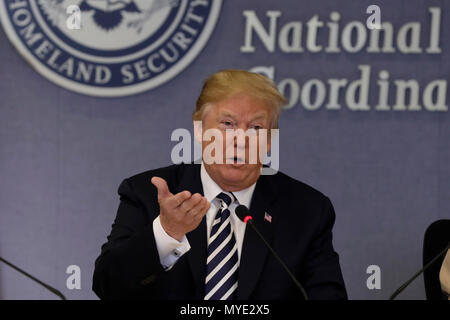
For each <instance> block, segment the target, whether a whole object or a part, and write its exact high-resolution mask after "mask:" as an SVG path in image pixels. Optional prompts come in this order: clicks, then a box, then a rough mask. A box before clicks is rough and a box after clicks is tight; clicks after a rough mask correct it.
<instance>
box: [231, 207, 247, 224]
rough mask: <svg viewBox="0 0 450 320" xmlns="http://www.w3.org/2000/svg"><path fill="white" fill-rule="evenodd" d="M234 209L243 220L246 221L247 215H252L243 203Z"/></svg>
mask: <svg viewBox="0 0 450 320" xmlns="http://www.w3.org/2000/svg"><path fill="white" fill-rule="evenodd" d="M234 211H235V212H236V215H237V216H238V218H239V219H241V220H242V221H244V219H245V217H247V216H249V215H250V212H249V211H248V208H247V207H246V206H244V205H242V204H240V205H239V206H237V208H236V209H235V210H234Z"/></svg>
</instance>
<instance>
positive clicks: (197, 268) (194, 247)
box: [174, 164, 206, 299]
mask: <svg viewBox="0 0 450 320" xmlns="http://www.w3.org/2000/svg"><path fill="white" fill-rule="evenodd" d="M183 166H184V167H185V170H182V172H181V173H180V181H179V184H178V187H177V189H176V191H175V192H174V194H175V193H178V192H181V191H184V190H188V191H190V192H191V193H192V194H194V193H200V194H202V195H203V187H202V182H201V178H200V165H195V164H184V165H183ZM186 237H187V239H188V241H189V244H190V246H191V249H190V250H189V252H188V253H187V254H186V256H187V260H188V264H189V266H190V269H191V273H192V276H193V278H194V283H195V289H196V294H195V295H196V298H197V299H202V298H203V294H204V287H205V284H204V279H205V272H206V218H205V217H204V218H203V219H202V222H201V223H200V225H199V226H198V227H197V228H196V229H195V230H193V231H191V232H189V233H188V234H187V235H186ZM193 298H194V297H193Z"/></svg>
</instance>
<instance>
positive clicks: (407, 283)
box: [389, 242, 450, 300]
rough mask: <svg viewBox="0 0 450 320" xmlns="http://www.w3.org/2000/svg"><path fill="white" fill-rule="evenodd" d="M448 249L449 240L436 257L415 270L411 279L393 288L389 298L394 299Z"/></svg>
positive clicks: (449, 245) (449, 247)
mask: <svg viewBox="0 0 450 320" xmlns="http://www.w3.org/2000/svg"><path fill="white" fill-rule="evenodd" d="M448 249H450V242H449V243H448V244H447V247H445V249H444V250H442V251H441V252H440V253H439V254H438V255H437V256H436V257H434V258H433V259H432V260H431V261H430V262H428V263H427V264H426V265H425V267H423V268H422V269H420V270H419V272H417V273H416V274H415V275H414V276H413V277H412V278H411V279H409V280H408V281H406V282H405V283H404V284H402V285H401V286H400V288H398V289H397V290H395V292H394V293H393V294H392V296H391V297H390V298H389V300H394V299H395V297H397V296H398V295H399V294H400V293H401V292H402V291H403V290H405V289H406V288H407V287H408V286H409V285H410V284H411V282H413V281H414V280H415V279H416V278H417V277H418V276H420V275H421V274H422V273H423V272H424V271H425V270H427V269H428V268H429V267H430V266H431V265H433V264H434V263H435V262H436V261H437V260H438V259H439V257H440V256H442V255H443V254H444V253H446V252H447V250H448Z"/></svg>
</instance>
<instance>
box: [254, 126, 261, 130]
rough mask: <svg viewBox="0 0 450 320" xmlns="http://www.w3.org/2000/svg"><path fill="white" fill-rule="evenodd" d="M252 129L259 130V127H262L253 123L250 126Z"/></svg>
mask: <svg viewBox="0 0 450 320" xmlns="http://www.w3.org/2000/svg"><path fill="white" fill-rule="evenodd" d="M252 129H255V130H259V129H262V126H258V125H254V126H253V127H252Z"/></svg>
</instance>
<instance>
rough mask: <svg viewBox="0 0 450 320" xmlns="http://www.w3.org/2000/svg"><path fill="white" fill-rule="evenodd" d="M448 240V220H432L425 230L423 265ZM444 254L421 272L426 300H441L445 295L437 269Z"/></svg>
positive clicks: (441, 248) (439, 250)
mask: <svg viewBox="0 0 450 320" xmlns="http://www.w3.org/2000/svg"><path fill="white" fill-rule="evenodd" d="M449 241H450V220H447V219H443V220H438V221H436V222H433V223H432V224H431V225H430V226H429V227H428V228H427V230H426V232H425V237H424V241H423V255H422V256H423V265H424V266H425V265H426V264H427V263H428V262H430V261H431V260H432V259H433V258H434V257H435V256H436V255H438V254H439V252H441V251H442V250H444V248H445V247H446V246H447V244H448V243H449ZM444 258H445V254H444V255H442V256H441V257H440V258H439V259H438V260H437V261H436V262H435V263H434V264H433V265H431V266H430V267H429V268H428V269H427V270H425V272H424V273H423V278H424V281H425V293H426V296H427V300H442V299H447V297H446V296H445V295H444V294H443V293H442V290H441V283H440V282H439V271H440V270H441V265H442V262H443V261H444Z"/></svg>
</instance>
